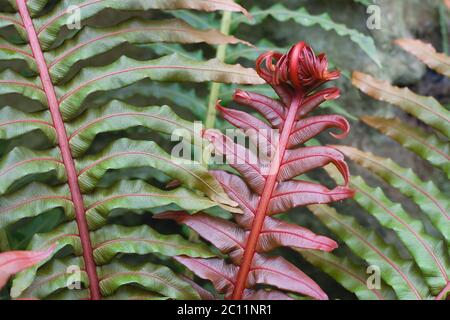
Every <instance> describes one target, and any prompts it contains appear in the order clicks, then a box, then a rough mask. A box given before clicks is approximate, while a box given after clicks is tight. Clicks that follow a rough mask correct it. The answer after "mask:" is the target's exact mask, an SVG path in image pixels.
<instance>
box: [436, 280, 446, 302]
mask: <svg viewBox="0 0 450 320" xmlns="http://www.w3.org/2000/svg"><path fill="white" fill-rule="evenodd" d="M449 291H450V282H447V285H446V286H445V288H444V289H442V290H441V292H439V294H438V295H437V297H436V299H435V300H442V298H443V297H444V296H445V295H446V294H447V293H448V292H449ZM449 298H450V296H449V297H447V300H449Z"/></svg>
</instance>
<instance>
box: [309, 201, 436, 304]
mask: <svg viewBox="0 0 450 320" xmlns="http://www.w3.org/2000/svg"><path fill="white" fill-rule="evenodd" d="M308 208H309V209H310V210H311V211H312V212H313V213H314V215H315V216H316V217H318V218H319V219H320V221H322V223H324V224H325V225H326V226H327V227H328V228H330V229H331V230H332V231H333V232H334V233H335V234H337V235H338V236H339V237H340V238H341V239H342V240H343V241H344V242H345V243H346V244H347V246H349V247H350V248H351V249H352V251H353V252H355V253H356V254H357V255H358V256H360V257H362V258H363V259H364V260H366V261H367V262H368V263H369V264H370V265H373V266H376V267H378V268H379V270H380V271H381V272H380V276H381V278H382V279H383V280H384V281H385V282H386V283H387V284H389V285H390V286H391V287H392V289H393V290H394V291H395V293H396V295H397V297H398V298H399V299H408V300H422V299H428V298H429V297H430V291H429V289H428V287H427V286H426V284H425V282H424V281H423V278H422V275H421V273H420V271H419V270H418V268H417V267H416V266H415V264H414V262H413V261H411V260H406V259H403V258H401V257H400V255H399V254H398V252H397V251H396V249H395V248H393V247H391V246H389V245H387V244H386V243H385V242H384V241H383V240H382V239H381V237H379V236H378V235H377V234H376V233H375V232H373V231H369V230H366V229H365V228H363V227H362V226H360V225H359V224H358V223H357V222H356V221H355V219H354V218H353V217H351V216H347V215H342V214H339V213H338V212H337V211H336V210H335V209H333V208H331V207H329V206H327V205H313V206H309V207H308Z"/></svg>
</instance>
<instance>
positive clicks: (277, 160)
mask: <svg viewBox="0 0 450 320" xmlns="http://www.w3.org/2000/svg"><path fill="white" fill-rule="evenodd" d="M301 100H302V99H301V98H300V97H298V96H295V97H294V99H293V101H292V103H291V105H290V107H289V111H288V114H287V117H286V121H285V124H284V126H283V131H282V132H281V136H280V142H279V144H278V147H277V150H276V153H275V156H274V159H273V161H272V164H271V168H270V173H271V174H270V175H269V176H268V177H267V180H266V184H265V185H264V190H263V192H262V196H261V199H260V201H259V204H258V207H257V209H256V214H255V219H254V220H253V224H252V228H251V231H250V235H249V237H248V241H247V245H246V248H245V251H244V257H243V259H242V263H241V265H240V267H239V272H238V275H237V278H236V283H235V287H234V291H233V295H232V299H234V300H240V299H242V296H243V293H244V290H245V287H246V284H247V279H248V274H249V272H250V269H251V266H252V262H253V257H254V255H255V252H256V247H257V244H258V239H259V236H260V234H261V230H262V227H263V225H264V220H265V218H266V215H267V209H268V207H269V203H270V200H271V199H272V194H273V190H274V188H275V186H276V183H277V176H278V172H279V170H280V166H281V162H282V159H283V157H284V153H285V151H286V148H287V144H288V141H289V137H290V135H291V131H292V127H293V126H294V123H295V117H296V116H297V111H298V108H299V106H300V103H301Z"/></svg>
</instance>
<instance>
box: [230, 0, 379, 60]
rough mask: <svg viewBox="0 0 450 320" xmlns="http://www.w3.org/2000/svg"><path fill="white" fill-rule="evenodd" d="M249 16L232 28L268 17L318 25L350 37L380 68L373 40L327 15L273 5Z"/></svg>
mask: <svg viewBox="0 0 450 320" xmlns="http://www.w3.org/2000/svg"><path fill="white" fill-rule="evenodd" d="M250 14H251V16H252V17H253V20H246V19H243V18H241V17H236V18H235V20H234V21H233V26H234V27H237V26H238V25H239V24H241V23H246V24H251V25H257V24H260V23H261V21H263V20H264V19H266V18H267V17H269V16H270V17H273V18H274V19H276V20H278V21H281V22H284V21H287V20H290V19H293V20H294V21H295V22H297V23H299V24H301V25H302V26H305V27H311V26H313V25H319V26H320V27H321V28H323V29H324V30H326V31H330V30H333V31H335V32H336V33H337V34H338V35H340V36H348V37H350V39H351V40H352V41H353V42H354V43H356V44H357V45H358V46H359V47H360V48H361V49H362V50H363V51H364V52H365V53H366V54H367V55H368V56H369V57H370V58H371V59H372V60H373V61H374V62H375V63H376V64H377V65H378V66H379V67H381V62H380V58H379V56H378V52H377V49H376V46H375V42H374V40H373V39H372V38H371V37H369V36H367V35H364V34H362V33H361V32H359V31H357V30H354V29H350V28H348V27H347V26H346V25H344V24H341V23H336V22H334V21H333V20H332V19H331V17H330V16H329V15H328V14H327V13H323V14H320V15H313V14H311V13H309V12H308V11H307V10H306V9H305V8H303V7H300V8H299V9H297V10H290V9H287V8H286V7H284V6H283V5H282V4H275V5H273V6H271V7H270V8H267V9H260V8H259V7H254V8H252V9H251V10H250Z"/></svg>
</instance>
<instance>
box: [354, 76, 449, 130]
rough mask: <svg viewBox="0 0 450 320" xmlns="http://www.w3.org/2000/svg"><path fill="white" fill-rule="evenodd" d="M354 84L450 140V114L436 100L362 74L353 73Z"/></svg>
mask: <svg viewBox="0 0 450 320" xmlns="http://www.w3.org/2000/svg"><path fill="white" fill-rule="evenodd" d="M352 82H353V85H354V86H356V87H357V88H358V89H360V90H361V91H363V92H364V93H366V94H368V95H370V96H371V97H373V98H375V99H378V100H381V101H386V102H389V103H392V104H394V105H396V106H398V107H399V108H401V109H402V110H403V111H405V112H407V113H409V114H411V115H413V116H414V117H416V118H418V119H421V120H422V121H423V122H425V123H426V124H428V125H430V126H431V127H433V128H435V129H436V130H438V131H440V132H441V133H442V134H444V135H445V136H446V137H447V138H450V125H449V124H450V112H449V111H447V109H445V108H444V107H443V106H442V105H441V104H440V103H439V102H438V101H437V100H436V99H435V98H433V97H423V96H420V95H418V94H415V93H413V92H412V91H411V90H409V89H408V88H399V87H395V86H392V85H391V84H389V83H388V82H387V81H382V80H377V79H375V78H373V77H372V76H370V75H368V74H364V73H361V72H354V73H353V80H352Z"/></svg>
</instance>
